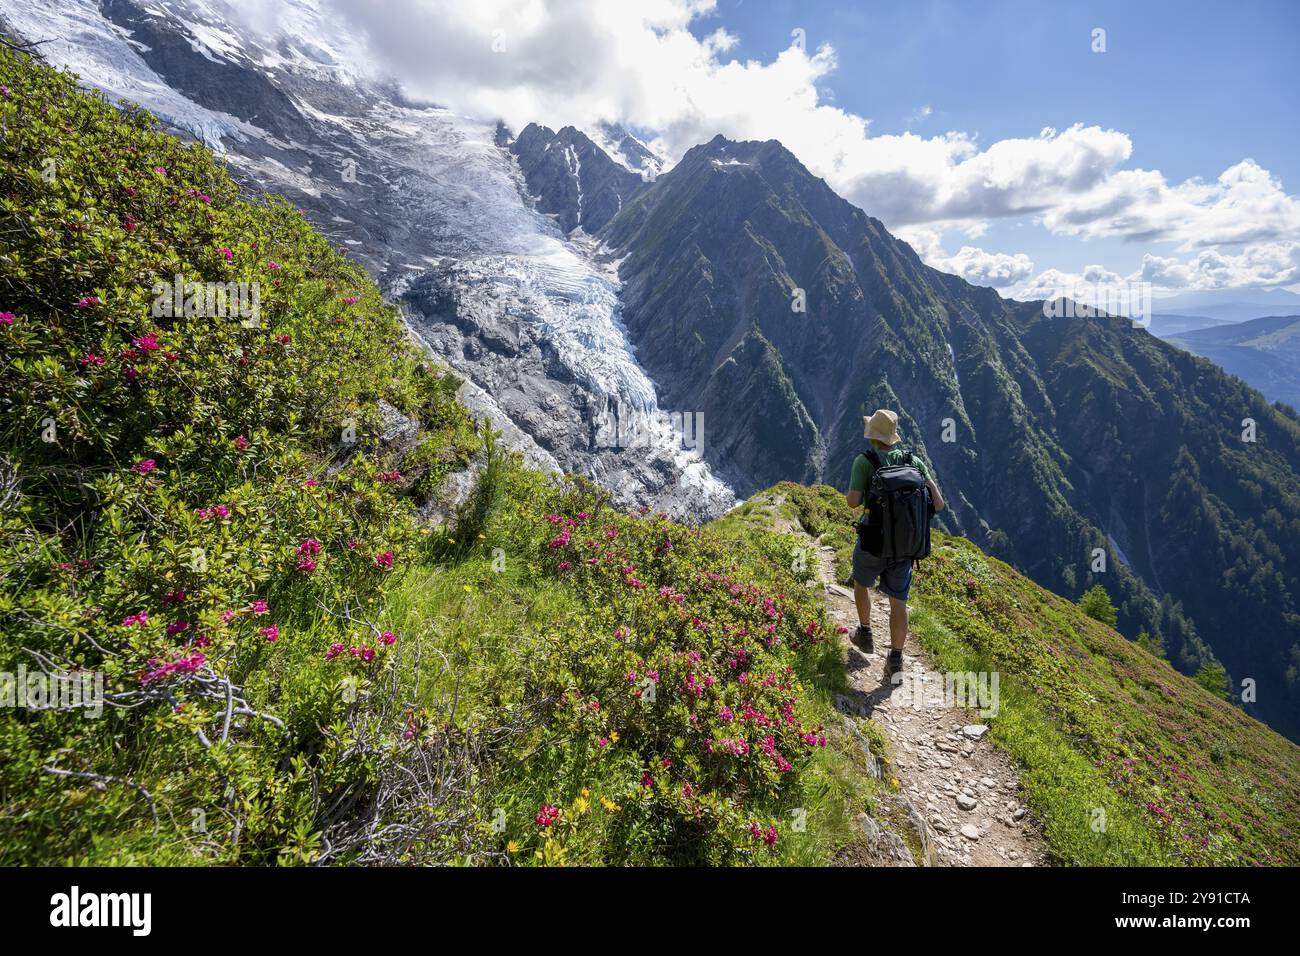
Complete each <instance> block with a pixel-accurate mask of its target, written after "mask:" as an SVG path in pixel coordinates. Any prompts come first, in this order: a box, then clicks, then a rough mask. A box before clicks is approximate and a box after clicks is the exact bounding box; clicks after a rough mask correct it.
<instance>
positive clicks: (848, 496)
mask: <svg viewBox="0 0 1300 956" xmlns="http://www.w3.org/2000/svg"><path fill="white" fill-rule="evenodd" d="M844 500H845V501H847V502H848V503H849V507H850V508H857V507H859V506H861V504H862V492H860V491H850V492H846V493H845V495H844Z"/></svg>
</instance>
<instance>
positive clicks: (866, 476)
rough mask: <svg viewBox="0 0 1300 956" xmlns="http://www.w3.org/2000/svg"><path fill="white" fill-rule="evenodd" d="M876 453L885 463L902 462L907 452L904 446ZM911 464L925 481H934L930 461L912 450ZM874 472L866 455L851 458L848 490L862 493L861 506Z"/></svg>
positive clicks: (864, 504) (894, 463)
mask: <svg viewBox="0 0 1300 956" xmlns="http://www.w3.org/2000/svg"><path fill="white" fill-rule="evenodd" d="M876 454H877V455H879V456H880V460H881V462H883V463H884V464H885V465H887V466H888V465H901V464H903V456H904V455H906V454H907V449H906V448H891V449H890V450H889V451H881V450H880V449H879V448H877V449H876ZM912 466H913V467H914V468H915V469H916V470H917V471H919V472H920V473H921V477H922V478H924V479H925V480H926V481H934V475H933V474H931V472H930V463H929V462H928V461H926V460H925V459H924V458H922V457H921V456H920V455H919V454H917V453H916V452H912ZM875 473H876V467H875V465H873V464H871V461H870V459H868V458H867V456H866V455H858V457H857V458H854V459H853V474H852V475H851V476H850V477H849V491H860V492H862V495H863V501H862V503H863V506H864V507H865V506H866V493H867V488H869V487H870V486H871V476H872V475H874V474H875Z"/></svg>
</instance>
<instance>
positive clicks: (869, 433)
mask: <svg viewBox="0 0 1300 956" xmlns="http://www.w3.org/2000/svg"><path fill="white" fill-rule="evenodd" d="M862 426H863V429H862V430H863V434H865V435H866V437H867V438H869V439H871V440H872V441H878V442H880V443H881V444H882V445H897V444H898V442H899V438H898V416H897V415H895V414H894V413H893V412H891V411H890V410H889V409H887V408H878V409H876V411H875V412H874V413H872V415H871V416H870V417H868V416H866V415H864V416H862Z"/></svg>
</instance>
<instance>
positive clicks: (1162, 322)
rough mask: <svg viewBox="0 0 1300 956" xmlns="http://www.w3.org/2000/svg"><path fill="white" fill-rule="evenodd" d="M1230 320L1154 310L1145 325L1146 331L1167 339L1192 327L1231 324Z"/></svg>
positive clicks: (1203, 327)
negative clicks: (1147, 323)
mask: <svg viewBox="0 0 1300 956" xmlns="http://www.w3.org/2000/svg"><path fill="white" fill-rule="evenodd" d="M1232 322H1233V320H1232V319H1212V318H1210V317H1209V316H1205V315H1176V314H1169V313H1161V312H1156V313H1153V315H1152V317H1151V324H1150V325H1148V326H1147V331H1148V332H1150V333H1151V334H1152V335H1158V336H1160V338H1162V339H1167V338H1169V337H1170V336H1173V335H1179V334H1181V333H1183V332H1191V331H1192V330H1194V329H1210V328H1214V327H1215V326H1219V325H1231V324H1232Z"/></svg>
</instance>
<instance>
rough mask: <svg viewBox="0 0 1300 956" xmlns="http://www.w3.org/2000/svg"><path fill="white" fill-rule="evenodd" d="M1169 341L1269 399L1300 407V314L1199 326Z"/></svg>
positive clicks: (1170, 338) (1171, 337) (1170, 337)
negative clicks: (1206, 360) (1208, 326)
mask: <svg viewBox="0 0 1300 956" xmlns="http://www.w3.org/2000/svg"><path fill="white" fill-rule="evenodd" d="M1168 340H1169V341H1170V342H1172V343H1173V344H1174V345H1177V346H1178V347H1179V348H1184V349H1186V350H1187V351H1189V352H1192V353H1193V354H1195V355H1200V356H1202V357H1204V358H1207V359H1209V360H1210V361H1211V362H1213V363H1214V364H1215V365H1218V366H1220V367H1221V368H1223V369H1224V370H1225V371H1227V372H1231V373H1232V374H1233V375H1236V376H1237V377H1238V378H1240V379H1243V380H1244V381H1245V382H1246V383H1247V384H1248V385H1250V386H1252V387H1253V388H1257V389H1259V390H1260V391H1261V392H1263V393H1264V396H1265V397H1266V398H1269V399H1272V400H1273V401H1275V402H1286V403H1287V404H1288V405H1290V406H1291V407H1292V408H1300V315H1287V316H1271V317H1269V318H1264V319H1251V320H1250V321H1249V322H1238V323H1234V324H1231V325H1220V326H1216V327H1214V328H1208V329H1198V330H1195V331H1190V332H1185V333H1183V334H1181V335H1177V336H1168Z"/></svg>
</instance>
